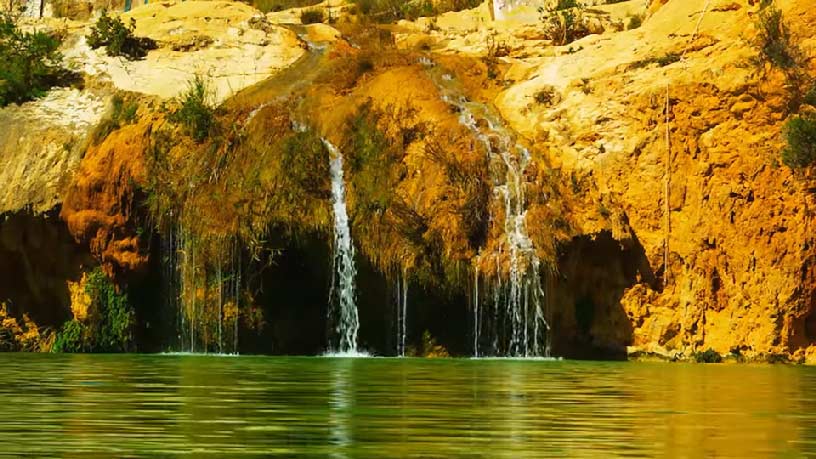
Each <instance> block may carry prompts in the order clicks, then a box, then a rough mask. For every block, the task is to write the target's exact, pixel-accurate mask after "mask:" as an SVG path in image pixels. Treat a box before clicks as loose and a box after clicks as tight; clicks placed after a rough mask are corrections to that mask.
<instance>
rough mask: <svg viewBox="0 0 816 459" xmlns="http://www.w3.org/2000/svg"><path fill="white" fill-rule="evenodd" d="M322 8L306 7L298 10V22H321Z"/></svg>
mask: <svg viewBox="0 0 816 459" xmlns="http://www.w3.org/2000/svg"><path fill="white" fill-rule="evenodd" d="M323 20H324V17H323V10H321V9H317V8H315V9H308V10H303V11H301V12H300V22H301V23H302V24H317V23H321V22H323Z"/></svg>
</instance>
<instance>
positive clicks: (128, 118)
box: [91, 94, 139, 144]
mask: <svg viewBox="0 0 816 459" xmlns="http://www.w3.org/2000/svg"><path fill="white" fill-rule="evenodd" d="M111 104H112V109H111V114H110V117H107V118H105V119H103V120H102V121H100V122H99V125H97V127H96V129H94V131H93V134H92V136H91V137H92V139H93V142H94V143H95V144H97V143H99V142H101V141H102V140H104V139H105V138H106V137H107V136H108V135H110V133H111V132H113V131H115V130H117V129H119V128H121V127H122V126H124V125H126V124H132V123H133V122H134V121H136V111H137V110H138V109H139V104H138V102H136V101H134V100H129V101H125V99H124V98H122V96H121V95H119V94H117V95H115V96H113V100H112V101H111Z"/></svg>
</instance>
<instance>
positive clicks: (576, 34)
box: [538, 0, 589, 46]
mask: <svg viewBox="0 0 816 459" xmlns="http://www.w3.org/2000/svg"><path fill="white" fill-rule="evenodd" d="M562 1H563V0H561V1H559V2H558V4H556V5H555V6H554V7H550V8H544V7H540V8H539V9H538V12H539V13H540V14H541V21H542V22H543V23H544V35H545V36H546V37H547V38H548V39H549V40H551V41H552V42H553V44H554V45H556V46H563V45H567V44H569V43H572V42H573V41H575V40H578V39H579V38H583V37H585V36H587V35H589V27H587V25H586V22H585V20H584V8H583V6H581V5H579V4H578V3H576V2H569V1H568V2H565V3H563V4H562ZM568 4H569V5H571V4H574V5H575V6H567V5H568ZM561 7H563V8H561Z"/></svg>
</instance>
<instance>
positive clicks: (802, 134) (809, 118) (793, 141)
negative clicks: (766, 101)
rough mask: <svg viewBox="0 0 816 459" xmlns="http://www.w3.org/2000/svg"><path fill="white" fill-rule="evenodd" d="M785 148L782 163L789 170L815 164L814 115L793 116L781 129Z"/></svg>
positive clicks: (815, 125)
mask: <svg viewBox="0 0 816 459" xmlns="http://www.w3.org/2000/svg"><path fill="white" fill-rule="evenodd" d="M783 135H784V137H785V140H786V141H787V144H788V145H787V147H785V148H784V149H783V150H782V163H783V164H785V165H786V166H788V167H790V168H794V169H796V168H804V167H808V166H811V165H812V164H813V163H814V162H816V115H812V114H811V115H802V116H794V117H792V118H791V119H790V120H788V122H787V123H785V127H784V129H783Z"/></svg>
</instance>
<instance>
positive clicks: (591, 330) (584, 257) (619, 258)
mask: <svg viewBox="0 0 816 459" xmlns="http://www.w3.org/2000/svg"><path fill="white" fill-rule="evenodd" d="M641 282H643V283H646V284H648V285H649V286H650V287H652V288H655V285H656V280H655V275H654V273H653V271H652V269H651V267H650V265H649V262H648V259H647V258H646V255H645V251H644V249H643V246H642V245H641V244H640V242H639V241H638V240H637V238H636V237H634V236H632V237H631V238H630V239H626V240H624V241H618V240H616V239H615V238H614V237H613V236H612V234H611V233H610V232H608V231H603V232H601V233H599V234H596V235H593V236H579V237H576V238H574V239H573V240H572V241H571V242H570V243H569V244H567V245H565V246H564V247H563V248H562V249H561V251H560V253H559V260H558V274H557V275H555V276H554V278H553V279H552V282H551V283H550V285H551V302H552V303H551V304H552V305H553V308H552V317H551V326H552V330H553V343H552V345H553V352H554V354H555V355H558V356H561V357H567V358H577V359H625V358H626V347H627V346H628V345H630V344H631V342H632V333H633V327H632V324H631V323H630V320H629V317H628V316H627V314H626V312H625V311H624V309H623V306H622V304H621V298H622V297H623V294H624V292H625V290H626V289H628V288H629V287H632V286H633V285H635V284H637V283H641Z"/></svg>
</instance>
